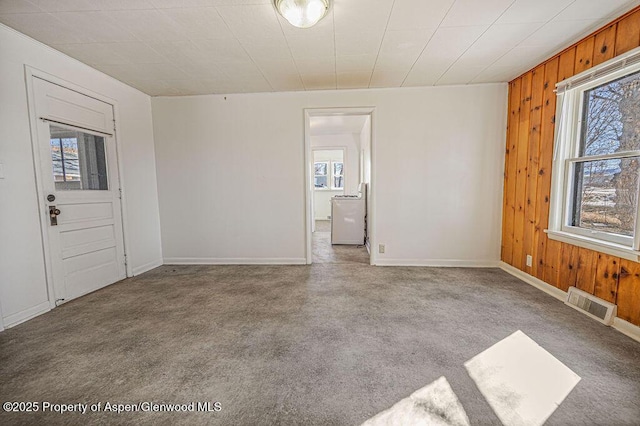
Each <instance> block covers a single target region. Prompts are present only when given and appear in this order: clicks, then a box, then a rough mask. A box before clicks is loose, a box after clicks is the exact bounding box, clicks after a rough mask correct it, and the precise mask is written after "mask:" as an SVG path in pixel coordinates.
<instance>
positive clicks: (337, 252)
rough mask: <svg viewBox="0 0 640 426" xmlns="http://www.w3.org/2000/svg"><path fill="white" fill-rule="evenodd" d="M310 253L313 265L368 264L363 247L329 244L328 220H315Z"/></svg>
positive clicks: (367, 255)
mask: <svg viewBox="0 0 640 426" xmlns="http://www.w3.org/2000/svg"><path fill="white" fill-rule="evenodd" d="M311 252H312V254H313V256H312V261H313V263H359V264H361V265H368V264H369V252H368V251H367V249H366V248H365V247H364V246H357V245H344V244H336V245H332V244H331V222H330V221H328V220H316V232H314V233H313V236H312V241H311Z"/></svg>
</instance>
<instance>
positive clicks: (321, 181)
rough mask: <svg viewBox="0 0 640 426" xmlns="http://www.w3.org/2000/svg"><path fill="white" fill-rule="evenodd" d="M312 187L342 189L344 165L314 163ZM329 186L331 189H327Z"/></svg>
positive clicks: (330, 162)
mask: <svg viewBox="0 0 640 426" xmlns="http://www.w3.org/2000/svg"><path fill="white" fill-rule="evenodd" d="M313 167H314V177H313V179H314V186H315V188H316V189H334V190H342V189H344V163H343V162H342V161H316V162H315V163H313ZM329 184H331V188H329Z"/></svg>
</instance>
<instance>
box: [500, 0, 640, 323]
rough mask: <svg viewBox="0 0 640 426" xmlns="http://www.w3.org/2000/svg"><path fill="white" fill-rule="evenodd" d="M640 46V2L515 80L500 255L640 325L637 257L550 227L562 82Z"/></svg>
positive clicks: (533, 273)
mask: <svg viewBox="0 0 640 426" xmlns="http://www.w3.org/2000/svg"><path fill="white" fill-rule="evenodd" d="M638 46H640V7H639V8H636V9H634V10H633V11H631V12H629V13H627V14H626V15H624V16H622V17H621V18H619V19H617V20H616V21H614V22H612V23H610V24H608V25H606V26H605V27H603V28H601V29H600V30H598V31H596V32H595V33H594V34H592V35H590V36H588V37H586V38H584V39H583V40H581V41H580V42H578V43H576V44H575V45H573V46H571V47H569V48H567V49H565V50H564V51H562V52H561V53H559V54H558V55H556V56H554V57H553V58H551V59H549V60H547V61H546V62H544V63H542V64H540V65H538V66H537V67H535V68H534V69H533V70H531V71H529V72H527V73H525V74H523V75H522V76H520V77H518V78H516V79H515V80H513V81H512V82H510V83H509V118H508V128H507V147H506V153H505V176H504V213H503V224H502V260H503V261H504V262H506V263H508V264H510V265H512V266H514V267H516V268H518V269H520V270H522V271H524V272H526V273H528V274H530V275H533V276H534V277H536V278H539V279H541V280H543V281H545V282H547V283H548V284H551V285H553V286H555V287H558V288H560V289H562V290H565V291H566V290H567V289H568V288H569V287H570V286H576V287H578V288H580V289H582V290H584V291H587V292H589V293H591V294H595V295H596V296H598V297H600V298H602V299H604V300H607V301H609V302H612V303H616V304H617V305H618V317H620V318H622V319H624V320H626V321H629V322H631V323H633V324H635V325H638V326H640V264H639V263H636V262H631V261H628V260H625V259H620V258H619V257H615V256H610V255H607V254H604V253H599V252H595V251H592V250H588V249H584V248H579V247H576V246H573V245H571V244H565V243H561V242H558V241H553V240H550V239H548V238H547V234H546V233H545V232H544V230H545V229H547V226H548V222H549V197H550V192H551V163H552V159H553V141H554V130H555V111H556V95H555V93H554V89H555V85H556V83H557V82H558V81H562V80H564V79H566V78H568V77H571V76H573V75H575V74H577V73H579V72H582V71H584V70H586V69H588V68H591V67H593V66H595V65H598V64H600V63H602V62H605V61H607V60H609V59H611V58H613V57H614V56H616V55H619V54H622V53H624V52H627V51H629V50H631V49H634V48H636V47H638ZM527 255H531V256H532V257H533V264H532V266H531V267H528V266H526V256H527Z"/></svg>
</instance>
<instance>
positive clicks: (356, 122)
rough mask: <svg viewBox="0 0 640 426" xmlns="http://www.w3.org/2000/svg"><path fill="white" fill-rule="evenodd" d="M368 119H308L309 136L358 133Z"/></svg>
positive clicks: (358, 116) (366, 116)
mask: <svg viewBox="0 0 640 426" xmlns="http://www.w3.org/2000/svg"><path fill="white" fill-rule="evenodd" d="M368 119H369V116H368V115H320V116H314V117H310V119H309V127H310V130H311V136H321V135H341V134H344V133H360V132H361V131H362V128H363V127H364V125H365V124H366V123H367V121H368Z"/></svg>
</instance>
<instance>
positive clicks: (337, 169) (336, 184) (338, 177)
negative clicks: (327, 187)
mask: <svg viewBox="0 0 640 426" xmlns="http://www.w3.org/2000/svg"><path fill="white" fill-rule="evenodd" d="M331 165H332V166H333V167H332V169H331V172H332V173H333V180H332V182H333V183H332V189H344V176H343V175H342V170H343V167H344V163H342V162H341V161H340V162H338V161H335V162H332V163H331Z"/></svg>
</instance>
